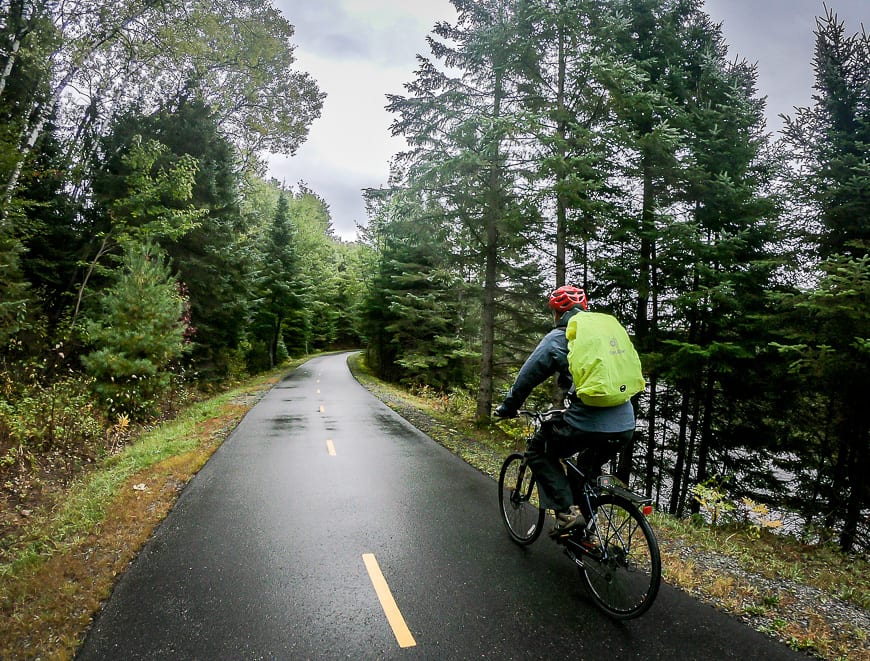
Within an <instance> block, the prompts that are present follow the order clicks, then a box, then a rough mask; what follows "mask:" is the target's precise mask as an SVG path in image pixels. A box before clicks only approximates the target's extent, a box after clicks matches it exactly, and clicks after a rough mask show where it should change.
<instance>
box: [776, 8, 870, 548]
mask: <svg viewBox="0 0 870 661" xmlns="http://www.w3.org/2000/svg"><path fill="white" fill-rule="evenodd" d="M814 66H815V73H816V91H817V94H816V95H815V97H814V98H815V102H816V103H815V106H814V107H812V108H803V109H800V110H799V111H798V113H797V116H796V117H795V118H788V119H787V122H786V129H785V139H786V143H787V144H788V145H789V146H790V147H791V148H792V153H793V154H794V156H795V158H796V160H797V162H798V166H799V168H800V169H799V170H797V171H796V173H795V175H794V184H795V190H796V191H797V194H798V195H801V194H803V195H802V196H801V197H799V198H798V199H799V200H800V202H802V205H801V206H800V207H799V210H801V211H804V212H806V213H808V214H811V217H812V219H813V220H814V221H815V222H814V223H812V224H811V225H810V226H809V229H810V232H809V233H808V234H807V235H806V237H805V239H806V240H808V242H809V243H810V244H811V245H814V246H817V247H818V253H819V254H820V255H821V256H822V257H823V261H822V263H821V265H820V267H821V270H822V273H823V276H822V278H821V280H820V282H819V284H818V286H817V287H814V288H811V289H809V290H808V291H807V287H806V286H805V285H804V286H803V287H801V288H800V289H801V290H803V291H800V292H799V293H797V294H795V295H793V296H791V297H785V298H784V301H785V313H784V318H783V319H782V320H781V321H780V325H781V327H782V328H783V330H784V334H785V338H784V340H783V342H782V343H781V345H780V346H781V348H782V350H783V351H784V352H785V353H786V355H789V356H792V357H793V363H792V364H793V367H794V369H796V370H800V372H799V373H800V374H801V375H802V376H803V379H802V380H801V382H800V389H799V390H798V391H797V392H796V401H795V407H796V408H795V409H794V411H793V414H792V416H793V417H792V420H794V426H795V427H796V428H797V429H796V430H795V431H793V432H792V434H791V436H792V439H791V440H792V444H794V443H799V444H800V447H799V449H798V452H799V453H800V456H801V457H803V458H804V459H806V463H805V464H804V463H802V464H801V465H799V466H791V468H792V469H794V470H795V471H796V472H797V473H798V477H797V479H796V482H797V484H798V485H799V486H798V493H800V494H802V495H805V496H807V500H805V501H803V502H799V503H797V504H798V505H799V506H800V507H801V509H802V510H803V511H804V513H805V514H806V516H807V519H808V520H809V521H813V520H814V519H815V523H818V524H820V525H821V526H823V527H824V528H826V529H829V530H836V529H839V531H840V534H839V543H840V546H841V547H842V548H843V549H844V550H846V551H849V550H851V549H853V548H854V547H855V546H856V544H862V545H865V546H866V544H867V540H868V538H870V531H868V530H867V527H866V523H865V519H864V518H863V517H864V516H865V515H862V512H865V513H866V509H867V508H868V506H870V490H868V488H867V483H866V480H865V479H864V476H863V471H864V470H865V469H866V466H867V461H868V452H870V450H868V448H870V431H868V430H870V425H868V422H867V417H866V413H865V411H864V410H863V409H864V408H865V403H866V397H865V396H863V391H864V390H865V389H864V387H863V385H862V384H864V383H866V380H867V378H868V377H870V370H868V368H870V360H868V358H870V352H868V338H870V318H868V315H867V313H866V311H867V309H868V294H870V288H868V283H870V271H868V246H870V234H868V232H870V229H868V223H867V218H868V216H870V192H868V190H870V159H868V156H867V149H866V146H867V144H868V142H870V85H868V81H870V40H868V38H867V35H866V33H864V32H863V31H862V32H861V33H859V34H855V35H853V36H851V37H848V36H846V33H845V26H844V24H843V23H841V22H840V21H838V20H837V18H836V15H835V14H834V13H833V12H832V11H830V10H829V11H828V13H827V15H826V16H825V17H823V18H821V19H819V20H818V22H817V29H816V54H815V61H814ZM804 225H805V224H804ZM809 275H810V276H812V275H813V274H812V273H810V274H809ZM803 279H804V280H805V279H806V275H804V277H803ZM792 311H793V312H792ZM859 393H860V394H859ZM806 408H810V409H811V410H813V411H815V412H816V413H817V414H816V415H813V416H812V417H811V418H808V417H806V416H804V415H803V411H804V410H805V409H806ZM819 513H822V517H818V516H817V515H818V514H819ZM819 519H821V520H819Z"/></svg>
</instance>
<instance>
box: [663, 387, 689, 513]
mask: <svg viewBox="0 0 870 661" xmlns="http://www.w3.org/2000/svg"><path fill="white" fill-rule="evenodd" d="M682 397H683V401H682V403H681V404H680V431H679V434H680V435H679V440H678V441H677V461H676V464H675V465H674V480H673V484H671V503H670V506H669V507H668V513H669V514H671V515H673V516H676V514H677V511H678V510H679V507H680V489H681V487H682V484H683V479H684V478H683V471H684V466H685V461H686V445H687V440H686V439H687V436H688V428H689V406H690V404H691V398H690V397H689V394H688V393H687V392H683V393H682Z"/></svg>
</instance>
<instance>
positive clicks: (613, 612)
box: [580, 495, 662, 620]
mask: <svg viewBox="0 0 870 661" xmlns="http://www.w3.org/2000/svg"><path fill="white" fill-rule="evenodd" d="M591 539H592V541H594V542H595V543H596V544H597V546H598V548H596V549H594V550H591V551H589V552H588V553H586V554H584V555H583V567H581V568H580V573H581V574H582V575H583V578H584V579H585V582H586V586H587V587H588V588H589V593H590V595H591V596H592V599H593V600H594V601H595V603H597V604H598V606H599V607H600V608H601V609H602V610H604V611H605V612H606V613H607V614H608V615H610V616H611V617H614V618H616V619H620V620H627V619H630V618H633V617H638V616H640V615H642V614H643V613H645V612H646V611H647V610H648V609H649V607H650V606H652V603H653V601H654V600H655V598H656V594H658V591H659V585H660V584H661V579H662V565H661V557H660V555H659V546H658V542H657V541H656V538H655V535H654V534H653V531H652V528H651V527H650V525H649V522H648V521H647V520H646V517H645V516H644V515H643V514H641V512H640V511H639V510H638V509H637V507H636V506H635V505H634V504H633V503H632V502H631V501H629V500H627V499H625V498H622V497H620V496H615V495H603V496H601V497H600V498H599V499H598V500H597V502H596V503H595V530H594V531H593V532H592V535H591Z"/></svg>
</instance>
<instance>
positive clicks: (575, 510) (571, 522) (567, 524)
mask: <svg viewBox="0 0 870 661" xmlns="http://www.w3.org/2000/svg"><path fill="white" fill-rule="evenodd" d="M585 525H586V519H585V518H583V514H582V513H581V512H580V508H579V507H577V506H576V505H571V509H569V510H568V511H567V512H556V531H557V532H564V531H566V530H571V529H572V528H576V527H577V526H581V527H582V526H585Z"/></svg>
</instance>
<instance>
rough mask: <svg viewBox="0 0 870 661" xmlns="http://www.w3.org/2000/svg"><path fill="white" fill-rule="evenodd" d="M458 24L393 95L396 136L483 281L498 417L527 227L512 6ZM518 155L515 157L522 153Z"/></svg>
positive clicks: (484, 337)
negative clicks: (519, 166)
mask: <svg viewBox="0 0 870 661" xmlns="http://www.w3.org/2000/svg"><path fill="white" fill-rule="evenodd" d="M453 4H454V5H455V7H456V9H457V12H458V15H459V18H458V20H457V23H456V25H449V24H447V23H438V24H437V25H436V26H435V29H434V36H433V37H432V38H430V40H429V43H430V47H431V50H432V53H433V56H434V57H435V58H437V59H438V60H440V61H441V62H442V63H443V70H440V69H439V67H438V66H437V65H436V64H435V63H433V62H432V61H431V60H429V59H426V58H423V57H420V58H419V61H420V67H419V69H418V71H417V77H416V80H415V81H414V82H413V83H410V84H408V85H407V86H406V87H407V89H408V91H409V93H410V94H409V95H408V96H407V97H400V96H391V97H389V100H390V102H389V105H388V109H389V110H390V111H391V112H394V113H396V114H397V116H398V117H397V119H396V120H395V121H394V123H393V126H392V130H393V133H394V134H395V135H404V136H405V138H406V139H407V140H408V142H409V143H410V145H411V150H410V151H409V152H407V153H406V154H403V155H402V157H401V158H400V159H399V160H398V162H397V169H396V175H397V176H399V177H400V178H401V179H402V180H403V183H405V184H407V185H409V186H410V187H412V188H414V189H415V190H417V191H418V192H419V196H420V198H421V199H422V200H423V204H424V206H425V208H426V213H427V215H428V214H430V213H433V212H434V211H435V210H436V209H438V210H440V213H442V214H443V217H444V219H445V220H447V221H449V222H450V223H451V224H452V225H453V227H454V231H453V232H451V234H450V235H449V238H450V239H451V244H452V245H454V246H455V247H456V248H455V251H454V254H455V255H456V256H457V258H458V259H461V260H462V262H461V264H459V265H458V268H459V269H460V270H461V272H465V273H467V274H468V275H469V279H471V280H473V281H476V282H480V283H481V285H480V331H479V336H478V338H479V339H478V340H477V346H479V348H480V349H479V350H480V356H481V358H480V369H479V375H478V389H477V390H478V392H477V412H476V417H477V419H478V420H486V419H488V418H489V416H490V411H491V408H492V403H493V391H494V380H495V362H496V361H495V349H496V336H497V323H498V300H499V298H500V296H501V295H502V291H503V290H504V289H505V285H506V284H507V283H510V281H511V275H512V274H511V273H510V270H511V269H510V266H509V260H510V258H511V256H512V255H513V254H515V252H514V250H513V248H515V244H514V242H515V241H516V237H518V236H519V234H520V230H521V228H522V225H523V222H524V214H523V211H525V212H526V213H533V211H532V210H531V209H525V210H524V209H523V207H522V205H521V204H520V202H519V201H518V200H517V197H516V191H515V186H514V181H513V179H514V174H513V172H514V170H513V168H512V167H511V165H510V158H511V155H512V150H511V147H512V145H513V142H512V136H513V135H516V132H517V131H516V124H515V121H516V90H515V87H514V85H513V81H512V80H511V77H510V72H511V68H510V58H511V45H512V44H513V43H514V40H515V38H516V31H515V24H514V22H513V19H514V14H513V9H514V6H513V5H514V3H512V2H508V1H507V0H488V1H487V2H477V1H471V0H453ZM514 155H515V156H516V154H515V153H514Z"/></svg>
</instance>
